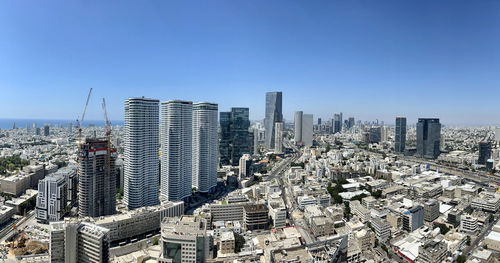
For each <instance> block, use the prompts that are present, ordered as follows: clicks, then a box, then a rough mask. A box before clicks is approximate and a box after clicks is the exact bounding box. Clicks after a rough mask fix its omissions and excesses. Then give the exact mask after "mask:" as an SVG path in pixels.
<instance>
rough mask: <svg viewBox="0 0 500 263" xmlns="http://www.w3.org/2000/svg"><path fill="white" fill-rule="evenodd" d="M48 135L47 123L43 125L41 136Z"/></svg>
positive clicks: (48, 127)
mask: <svg viewBox="0 0 500 263" xmlns="http://www.w3.org/2000/svg"><path fill="white" fill-rule="evenodd" d="M49 135H50V126H49V125H48V124H45V125H44V126H43V136H49Z"/></svg>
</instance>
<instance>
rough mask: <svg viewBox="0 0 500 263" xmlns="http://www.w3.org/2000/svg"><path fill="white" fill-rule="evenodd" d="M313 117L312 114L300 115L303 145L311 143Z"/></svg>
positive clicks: (310, 144)
mask: <svg viewBox="0 0 500 263" xmlns="http://www.w3.org/2000/svg"><path fill="white" fill-rule="evenodd" d="M313 119H314V118H313V115H312V114H304V115H302V145H304V146H312V145H313V129H314V125H313Z"/></svg>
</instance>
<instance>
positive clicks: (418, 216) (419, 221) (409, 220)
mask: <svg viewBox="0 0 500 263" xmlns="http://www.w3.org/2000/svg"><path fill="white" fill-rule="evenodd" d="M423 224H424V208H423V207H422V206H420V205H417V206H415V207H413V208H411V209H409V210H408V211H406V212H405V213H404V214H403V229H404V230H406V231H408V232H413V231H415V230H416V229H418V228H420V227H421V226H422V225H423Z"/></svg>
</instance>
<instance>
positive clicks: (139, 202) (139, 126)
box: [123, 98, 160, 209]
mask: <svg viewBox="0 0 500 263" xmlns="http://www.w3.org/2000/svg"><path fill="white" fill-rule="evenodd" d="M124 127H125V136H124V146H125V151H124V157H125V158H124V164H123V168H124V180H123V185H124V197H123V201H124V203H125V204H126V205H127V207H128V209H136V208H139V207H143V206H154V205H158V204H159V198H158V185H159V182H158V181H159V174H160V172H159V166H158V164H159V155H158V150H159V139H158V136H159V101H158V100H155V99H147V98H130V99H128V100H126V101H125V125H124Z"/></svg>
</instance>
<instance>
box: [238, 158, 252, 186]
mask: <svg viewBox="0 0 500 263" xmlns="http://www.w3.org/2000/svg"><path fill="white" fill-rule="evenodd" d="M251 166H252V157H251V156H250V154H244V155H243V156H241V158H240V165H239V168H240V169H239V177H240V180H241V179H243V178H246V177H248V176H251V175H252V174H251V170H250V167H251Z"/></svg>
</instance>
